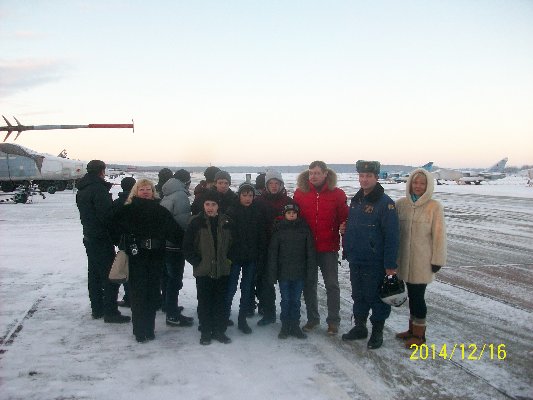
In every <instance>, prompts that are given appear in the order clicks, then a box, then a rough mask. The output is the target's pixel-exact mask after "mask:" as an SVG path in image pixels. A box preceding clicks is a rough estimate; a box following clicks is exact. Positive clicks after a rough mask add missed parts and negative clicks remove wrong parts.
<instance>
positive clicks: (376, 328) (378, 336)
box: [366, 321, 385, 349]
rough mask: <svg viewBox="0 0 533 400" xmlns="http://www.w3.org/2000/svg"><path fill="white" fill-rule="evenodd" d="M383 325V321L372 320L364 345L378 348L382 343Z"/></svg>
mask: <svg viewBox="0 0 533 400" xmlns="http://www.w3.org/2000/svg"><path fill="white" fill-rule="evenodd" d="M384 326H385V321H376V322H372V334H371V335H370V339H369V340H368V343H367V345H366V347H368V348H369V349H379V348H380V347H381V345H382V344H383V327H384Z"/></svg>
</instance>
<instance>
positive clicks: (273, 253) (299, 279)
mask: <svg viewBox="0 0 533 400" xmlns="http://www.w3.org/2000/svg"><path fill="white" fill-rule="evenodd" d="M299 212H300V208H299V207H298V205H297V204H287V205H286V206H285V207H284V210H283V213H284V216H285V219H284V220H282V221H280V222H278V224H277V225H276V227H275V229H274V234H273V235H272V239H271V241H270V246H269V249H268V273H269V280H270V282H271V283H275V282H276V281H278V282H279V289H280V292H281V316H280V319H281V331H280V333H279V335H278V337H279V338H280V339H286V338H287V337H288V336H289V335H292V336H294V337H297V338H298V339H305V338H306V337H307V336H306V335H305V334H304V333H303V332H302V330H301V328H300V306H301V301H300V299H301V297H302V291H303V287H304V282H305V281H307V280H309V279H312V278H313V271H314V270H315V267H316V254H315V249H314V244H313V236H312V235H311V230H310V229H309V226H308V225H307V223H306V222H305V221H304V220H303V219H301V218H298V213H299Z"/></svg>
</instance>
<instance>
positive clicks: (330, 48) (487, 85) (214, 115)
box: [0, 0, 533, 167]
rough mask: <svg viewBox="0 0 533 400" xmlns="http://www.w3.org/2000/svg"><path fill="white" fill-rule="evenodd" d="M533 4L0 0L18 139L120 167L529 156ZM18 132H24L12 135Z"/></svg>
mask: <svg viewBox="0 0 533 400" xmlns="http://www.w3.org/2000/svg"><path fill="white" fill-rule="evenodd" d="M532 21H533V1H525V0H523V1H521V0H505V1H496V0H479V1H469V0H455V1H454V0H446V1H430V0H420V1H417V0H413V1H398V0H394V1H385V0H381V1H380V0H372V1H370V0H368V1H358V0H350V1H348V0H345V1H344V0H339V1H335V0H332V1H313V0H305V1H304V0H301V1H290V0H283V1H281V0H279V1H277V0H276V1H270V0H262V1H259V0H257V1H254V0H248V1H224V0H213V1H203V0H195V1H190V0H189V1H150V2H148V1H118V0H106V1H99V0H93V1H72V0H70V1H67V0H65V1H31V0H25V1H15V0H2V1H1V2H0V114H2V115H5V116H6V117H8V118H9V119H10V120H11V121H12V122H14V120H13V119H12V116H16V117H17V118H18V119H19V120H20V121H21V122H22V123H24V124H26V125H34V124H35V125H39V124H89V123H128V122H130V121H131V119H134V120H135V133H132V132H131V130H95V129H93V130H77V131H50V132H44V131H41V132H27V133H23V134H22V135H21V137H20V138H19V140H18V141H17V142H18V143H20V144H22V145H24V146H26V147H30V148H32V149H34V150H37V151H44V152H49V153H53V154H57V153H59V152H60V151H61V150H62V149H63V148H66V149H67V151H68V153H69V156H70V157H73V158H78V159H83V160H89V159H92V158H99V159H103V160H105V161H109V162H127V163H141V164H148V163H157V164H169V163H173V164H181V165H206V164H209V163H212V164H217V165H237V164H239V165H242V164H248V165H278V164H288V165H294V164H308V163H309V162H310V161H313V160H315V159H321V160H324V161H326V162H328V163H353V162H355V161H356V160H357V159H361V158H362V159H377V160H380V161H381V162H382V163H386V164H409V165H421V164H424V163H426V162H427V161H434V162H435V163H436V164H438V165H440V166H449V167H488V166H490V165H492V164H494V163H495V162H496V161H498V160H499V159H501V158H503V157H505V156H507V157H509V163H508V164H509V165H514V166H521V165H523V164H532V163H533V152H532V149H533V111H532V110H533V23H532ZM10 140H12V139H10Z"/></svg>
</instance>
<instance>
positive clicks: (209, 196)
mask: <svg viewBox="0 0 533 400" xmlns="http://www.w3.org/2000/svg"><path fill="white" fill-rule="evenodd" d="M206 201H214V202H215V203H217V204H218V205H220V196H219V195H218V193H217V192H216V190H208V191H207V192H205V194H204V196H203V199H202V203H205V202H206Z"/></svg>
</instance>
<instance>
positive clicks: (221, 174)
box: [215, 171, 231, 185]
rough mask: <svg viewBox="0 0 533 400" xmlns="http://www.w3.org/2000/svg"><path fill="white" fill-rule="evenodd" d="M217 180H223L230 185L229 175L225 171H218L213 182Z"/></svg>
mask: <svg viewBox="0 0 533 400" xmlns="http://www.w3.org/2000/svg"><path fill="white" fill-rule="evenodd" d="M219 179H225V180H227V181H228V182H229V184H230V185H231V176H230V174H229V173H227V172H226V171H218V172H217V173H216V174H215V182H216V181H218V180H219Z"/></svg>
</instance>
